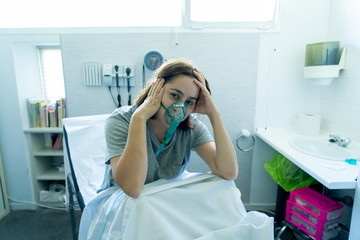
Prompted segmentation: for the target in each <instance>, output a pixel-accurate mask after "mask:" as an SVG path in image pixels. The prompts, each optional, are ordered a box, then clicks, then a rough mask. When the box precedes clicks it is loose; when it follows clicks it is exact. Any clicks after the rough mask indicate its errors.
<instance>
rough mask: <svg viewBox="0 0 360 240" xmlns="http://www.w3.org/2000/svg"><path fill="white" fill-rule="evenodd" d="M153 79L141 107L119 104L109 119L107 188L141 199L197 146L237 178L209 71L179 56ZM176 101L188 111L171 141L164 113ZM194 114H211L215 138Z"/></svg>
mask: <svg viewBox="0 0 360 240" xmlns="http://www.w3.org/2000/svg"><path fill="white" fill-rule="evenodd" d="M151 82H152V83H151V84H150V85H149V86H148V87H146V88H145V89H144V90H143V91H142V92H141V94H140V95H139V97H138V98H137V99H136V100H135V106H126V107H121V108H118V109H116V110H115V111H114V112H113V114H112V115H111V116H110V117H109V118H108V119H107V122H106V145H107V157H106V163H107V170H106V174H105V180H104V182H103V185H102V188H101V190H104V189H106V188H109V187H110V186H113V185H115V184H117V185H119V186H120V188H121V189H122V190H123V191H124V193H125V194H126V195H128V196H130V197H133V198H137V197H138V196H139V195H140V193H141V190H142V187H143V186H144V184H146V183H150V182H153V181H155V180H158V179H160V178H166V179H170V178H173V177H176V176H178V175H180V174H181V173H182V172H183V171H184V170H185V168H186V166H187V164H188V162H189V159H190V152H191V150H195V151H196V152H197V153H198V155H199V156H200V157H201V158H202V159H203V160H204V161H205V162H206V163H207V165H208V166H209V167H210V169H211V171H212V172H213V173H214V174H216V175H218V176H220V177H222V178H224V179H229V180H230V179H231V180H232V179H235V178H236V177H237V174H238V166H237V159H236V154H235V150H234V147H233V145H232V143H231V140H230V138H229V135H228V133H227V132H226V129H225V127H224V124H223V121H222V119H221V116H220V113H219V111H218V109H217V108H216V106H215V103H214V101H213V99H212V97H211V94H210V89H209V86H208V82H207V80H206V79H205V77H204V75H203V74H202V73H201V72H200V71H199V70H198V69H196V68H194V67H193V66H192V64H191V63H190V62H189V61H187V60H184V59H176V60H171V61H167V62H165V63H164V64H163V65H162V66H161V67H160V68H159V69H158V70H157V71H156V72H155V74H154V77H153V81H151ZM179 100H181V101H179ZM176 101H179V102H180V103H184V102H185V103H184V104H183V107H184V108H186V109H187V110H186V113H185V116H182V117H183V119H181V123H180V125H179V127H177V128H176V130H175V132H174V133H173V135H172V133H170V134H171V135H170V137H169V138H171V139H168V140H169V142H168V143H166V144H165V142H164V136H165V137H166V136H169V131H170V130H169V128H170V124H171V123H170V122H169V121H166V119H164V116H165V115H166V114H165V113H167V114H168V115H169V114H170V113H169V112H168V111H167V110H166V109H168V110H169V109H170V108H172V107H173V103H174V102H176ZM170 106H171V107H170ZM169 107H170V108H169ZM192 113H200V114H206V115H207V116H208V117H209V119H210V122H211V124H212V128H213V131H214V138H212V136H211V135H210V133H209V131H208V130H207V128H206V127H205V125H204V124H203V123H201V122H200V121H199V120H198V119H196V118H195V117H193V116H192V115H191V114H192ZM165 118H166V117H165ZM175 127H176V126H175ZM168 130H169V131H168ZM171 136H172V137H171ZM162 143H163V144H162ZM161 145H163V146H161ZM161 147H164V148H163V149H162V148H161Z"/></svg>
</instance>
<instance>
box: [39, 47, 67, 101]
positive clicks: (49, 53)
mask: <svg viewBox="0 0 360 240" xmlns="http://www.w3.org/2000/svg"><path fill="white" fill-rule="evenodd" d="M38 49H39V62H40V71H41V83H42V92H43V98H44V99H48V100H51V101H55V100H58V99H60V98H62V97H65V87H64V76H63V67H62V58H61V50H60V48H59V47H39V48H38Z"/></svg>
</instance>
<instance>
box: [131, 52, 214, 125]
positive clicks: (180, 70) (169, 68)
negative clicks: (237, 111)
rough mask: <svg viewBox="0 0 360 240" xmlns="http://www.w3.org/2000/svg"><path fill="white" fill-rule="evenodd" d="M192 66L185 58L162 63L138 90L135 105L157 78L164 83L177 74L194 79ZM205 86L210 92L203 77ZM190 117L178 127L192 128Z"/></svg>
mask: <svg viewBox="0 0 360 240" xmlns="http://www.w3.org/2000/svg"><path fill="white" fill-rule="evenodd" d="M193 71H194V66H193V65H192V63H191V62H190V61H189V60H187V59H173V60H169V61H166V62H165V63H163V64H162V65H161V66H160V67H159V68H158V69H157V70H156V71H155V72H154V75H153V77H152V78H151V79H150V80H149V83H148V85H147V86H146V87H145V88H144V89H143V90H142V91H141V92H140V94H139V96H138V97H137V98H136V99H135V106H136V107H139V106H140V105H141V104H142V103H143V102H144V101H145V99H146V98H147V96H148V93H149V91H150V88H151V84H152V83H153V82H155V81H156V80H157V79H158V78H164V79H165V83H168V82H171V81H172V80H173V79H174V77H176V76H179V75H185V76H190V77H193V78H195V79H196V76H195V75H194V74H193ZM205 86H206V88H207V90H208V91H209V92H210V94H211V91H210V87H209V83H208V81H207V80H206V79H205ZM193 127H194V126H193V124H192V121H191V118H189V117H187V118H186V119H185V120H184V121H182V122H181V123H180V125H179V128H181V129H183V130H186V129H189V128H193Z"/></svg>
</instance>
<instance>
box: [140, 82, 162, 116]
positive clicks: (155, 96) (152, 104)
mask: <svg viewBox="0 0 360 240" xmlns="http://www.w3.org/2000/svg"><path fill="white" fill-rule="evenodd" d="M164 82H165V80H164V79H163V78H158V79H157V80H156V81H155V82H154V83H152V85H151V88H150V91H149V93H148V96H147V98H146V99H145V101H144V102H143V103H142V104H141V105H140V106H139V107H138V109H137V110H136V111H135V113H137V114H142V115H143V116H144V118H145V119H146V120H148V119H149V118H151V117H152V116H153V115H154V114H155V113H157V111H158V110H159V108H160V106H161V99H162V97H163V95H164V87H163V86H164Z"/></svg>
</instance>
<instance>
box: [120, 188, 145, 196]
mask: <svg viewBox="0 0 360 240" xmlns="http://www.w3.org/2000/svg"><path fill="white" fill-rule="evenodd" d="M123 191H124V193H125V194H126V195H128V196H129V197H132V198H138V197H139V196H140V194H141V189H140V190H139V189H129V190H124V189H123Z"/></svg>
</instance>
